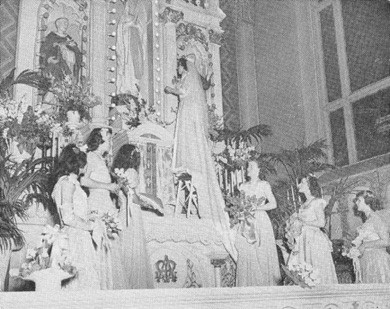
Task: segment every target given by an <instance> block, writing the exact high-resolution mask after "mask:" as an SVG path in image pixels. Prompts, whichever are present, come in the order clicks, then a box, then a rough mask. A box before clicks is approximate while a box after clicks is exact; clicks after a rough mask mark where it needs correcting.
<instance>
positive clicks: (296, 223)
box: [285, 213, 303, 252]
mask: <svg viewBox="0 0 390 309" xmlns="http://www.w3.org/2000/svg"><path fill="white" fill-rule="evenodd" d="M302 226H303V224H302V221H301V220H299V218H298V214H297V213H293V214H292V215H291V216H290V218H289V219H288V220H287V222H286V229H285V231H286V233H285V237H286V239H287V245H288V247H289V248H290V250H291V251H292V252H297V251H298V248H297V238H298V237H299V236H300V235H301V233H302Z"/></svg>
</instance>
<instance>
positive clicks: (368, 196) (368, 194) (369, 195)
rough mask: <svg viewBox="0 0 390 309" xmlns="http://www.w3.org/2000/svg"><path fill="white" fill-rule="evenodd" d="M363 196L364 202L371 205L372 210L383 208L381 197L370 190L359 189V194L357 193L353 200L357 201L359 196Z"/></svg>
mask: <svg viewBox="0 0 390 309" xmlns="http://www.w3.org/2000/svg"><path fill="white" fill-rule="evenodd" d="M361 196H363V198H364V202H365V203H366V204H367V205H368V206H370V208H371V210H373V211H377V210H381V209H383V206H382V204H381V202H380V200H379V198H377V197H376V196H375V195H374V193H373V192H372V191H370V190H362V191H359V192H358V193H357V194H356V197H355V198H354V200H353V202H354V203H356V202H357V200H358V198H359V197H361Z"/></svg>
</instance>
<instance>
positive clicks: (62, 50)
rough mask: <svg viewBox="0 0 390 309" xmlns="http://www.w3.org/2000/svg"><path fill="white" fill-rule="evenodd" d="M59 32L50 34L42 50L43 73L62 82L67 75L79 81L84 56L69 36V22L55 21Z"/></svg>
mask: <svg viewBox="0 0 390 309" xmlns="http://www.w3.org/2000/svg"><path fill="white" fill-rule="evenodd" d="M55 26H56V28H57V30H56V31H55V32H53V31H52V32H50V33H49V34H48V35H47V36H46V38H45V40H44V42H43V43H42V45H41V49H40V58H39V62H40V66H41V68H42V70H43V73H44V74H45V75H48V76H53V77H54V79H55V81H61V80H63V79H64V77H65V76H66V75H72V76H74V77H75V78H76V80H77V81H78V80H79V79H80V69H81V63H82V54H81V51H80V49H79V48H78V46H77V43H76V42H75V41H74V40H73V39H72V37H71V36H70V35H68V34H67V30H68V27H69V20H68V19H67V18H65V17H60V18H58V19H57V20H56V21H55Z"/></svg>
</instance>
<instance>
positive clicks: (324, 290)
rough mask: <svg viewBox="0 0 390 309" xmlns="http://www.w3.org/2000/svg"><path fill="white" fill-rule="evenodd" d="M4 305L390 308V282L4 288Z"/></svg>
mask: <svg viewBox="0 0 390 309" xmlns="http://www.w3.org/2000/svg"><path fill="white" fill-rule="evenodd" d="M0 308H7V309H20V308H31V309H34V308H39V309H46V308H47V309H49V308H50V309H51V308H57V309H65V308H67V309H69V308H91V309H92V308H93V309H99V308H102V309H103V308H104V309H109V308H196V309H203V308H224V309H229V308H232V309H233V308H234V309H238V308H240V309H241V308H262V309H301V308H305V309H339V308H340V309H371V308H372V309H373V308H377V309H390V285H380V284H377V285H374V284H370V285H368V284H360V285H352V284H350V285H349V284H348V285H330V286H322V287H315V288H313V289H303V288H300V287H298V286H280V287H250V288H203V289H155V290H122V291H96V292H92V291H83V292H69V291H68V292H67V291H64V292H60V293H39V292H4V293H0Z"/></svg>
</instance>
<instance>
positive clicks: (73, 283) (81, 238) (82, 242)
mask: <svg viewBox="0 0 390 309" xmlns="http://www.w3.org/2000/svg"><path fill="white" fill-rule="evenodd" d="M64 182H70V183H72V184H74V185H75V192H74V194H73V209H69V207H71V206H70V205H67V204H65V205H62V196H61V187H62V184H63V183H64ZM52 196H53V199H54V201H55V202H56V205H57V207H58V208H59V209H61V208H65V207H67V209H66V211H67V213H73V214H74V216H76V217H78V218H80V219H83V220H85V221H88V204H87V195H86V193H85V192H84V191H83V189H82V188H81V186H80V183H79V182H78V181H77V179H76V177H75V176H73V175H72V176H62V177H61V178H60V179H59V180H58V181H57V183H56V185H55V187H54V190H53V193H52ZM70 218H71V217H69V216H65V217H63V223H64V225H65V226H64V228H63V230H64V231H65V232H66V233H67V234H68V236H69V255H70V256H69V257H70V260H71V261H72V265H73V266H75V267H76V269H77V275H76V277H75V278H72V279H70V281H69V283H68V284H66V285H65V286H64V287H65V288H66V289H71V290H99V289H100V282H99V281H100V280H99V265H98V259H97V253H96V251H95V248H94V246H93V242H92V238H91V233H90V232H89V231H86V230H82V229H80V228H76V227H74V226H73V225H74V222H72V220H70Z"/></svg>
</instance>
